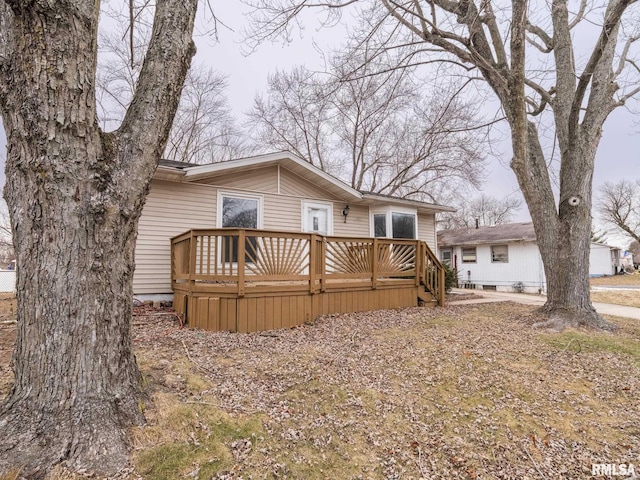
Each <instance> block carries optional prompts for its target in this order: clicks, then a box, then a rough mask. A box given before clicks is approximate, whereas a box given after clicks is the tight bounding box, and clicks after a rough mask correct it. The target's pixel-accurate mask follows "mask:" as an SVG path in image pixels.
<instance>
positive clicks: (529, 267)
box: [440, 242, 546, 293]
mask: <svg viewBox="0 0 640 480" xmlns="http://www.w3.org/2000/svg"><path fill="white" fill-rule="evenodd" d="M496 245H499V244H496ZM502 245H504V244H502ZM443 248H446V247H442V246H441V247H440V250H441V251H442V249H443ZM453 255H454V261H457V268H458V280H459V283H460V285H461V286H463V284H471V285H475V288H478V289H483V288H484V286H485V285H487V286H495V287H496V290H498V291H509V292H511V291H515V289H514V287H513V285H514V284H516V283H518V282H522V283H523V286H524V289H525V291H526V292H530V293H538V291H539V290H540V289H542V291H544V290H545V289H546V284H545V276H544V268H543V266H542V258H541V257H540V251H539V250H538V246H537V245H536V244H535V243H533V242H516V243H511V244H509V251H508V255H509V261H508V263H492V262H491V245H476V255H477V258H476V259H477V262H476V263H462V247H460V246H456V247H454V248H453Z"/></svg>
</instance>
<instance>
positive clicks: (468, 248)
mask: <svg viewBox="0 0 640 480" xmlns="http://www.w3.org/2000/svg"><path fill="white" fill-rule="evenodd" d="M472 248H473V250H474V252H475V260H473V261H470V260H466V261H465V259H464V251H465V250H471V249H472ZM460 261H461V263H478V247H477V246H469V247H460Z"/></svg>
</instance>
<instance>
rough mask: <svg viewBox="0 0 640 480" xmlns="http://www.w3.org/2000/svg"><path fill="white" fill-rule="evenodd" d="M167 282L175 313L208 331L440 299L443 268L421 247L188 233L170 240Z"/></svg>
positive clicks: (269, 234)
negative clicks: (170, 286)
mask: <svg viewBox="0 0 640 480" xmlns="http://www.w3.org/2000/svg"><path fill="white" fill-rule="evenodd" d="M171 277H172V280H171V283H172V287H173V291H174V308H175V309H176V310H177V311H178V312H180V313H181V314H184V315H185V317H186V320H187V324H188V325H189V326H192V327H196V328H203V329H206V330H214V331H217V330H227V331H232V332H256V331H262V330H271V329H277V328H288V327H294V326H297V325H302V324H303V323H305V322H309V321H312V320H314V319H315V318H316V317H318V316H319V315H325V314H330V313H346V312H359V311H367V310H377V309H388V308H398V307H408V306H416V305H418V302H421V303H423V304H424V305H427V306H429V305H433V306H435V305H437V304H439V305H443V302H444V270H443V268H442V265H441V264H440V262H439V261H438V260H437V259H436V257H435V255H434V254H433V252H431V250H430V249H429V247H428V246H427V244H426V243H425V242H422V241H419V240H401V239H382V238H348V237H325V236H321V235H315V234H306V233H288V232H277V231H266V230H250V229H227V228H225V229H212V230H190V231H188V232H185V233H183V234H182V235H178V236H177V237H174V238H172V239H171Z"/></svg>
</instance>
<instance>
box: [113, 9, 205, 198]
mask: <svg viewBox="0 0 640 480" xmlns="http://www.w3.org/2000/svg"><path fill="white" fill-rule="evenodd" d="M196 8H197V0H160V1H158V2H157V4H156V12H155V19H154V24H153V31H152V34H151V40H150V43H149V48H148V50H147V55H146V56H145V60H144V64H143V65H142V69H141V71H140V75H139V77H138V84H137V88H136V92H135V94H134V96H133V99H132V102H131V104H130V106H129V109H128V110H127V113H126V115H125V117H124V120H123V122H122V125H121V127H120V129H119V130H118V131H117V135H118V137H119V138H120V139H121V142H120V145H121V148H122V150H123V152H122V153H124V155H121V159H122V161H124V162H127V161H128V158H129V155H127V154H126V153H125V152H131V151H134V150H137V151H138V152H140V151H141V152H143V154H144V159H145V160H144V162H142V164H134V162H128V163H125V164H124V165H121V166H122V169H123V172H124V175H123V176H122V178H121V181H122V182H129V181H131V179H136V178H138V179H140V178H141V179H144V180H143V181H144V182H148V181H149V179H150V178H151V175H152V174H153V171H154V170H155V168H156V165H157V161H158V160H159V158H160V155H161V154H162V151H163V150H164V147H165V145H166V142H167V138H168V136H169V131H170V129H171V123H172V120H173V117H174V115H175V112H176V110H177V108H178V103H179V101H180V93H181V91H182V85H183V84H184V80H185V77H186V75H187V71H188V69H189V66H190V64H191V58H192V57H193V55H194V53H195V46H194V44H193V41H192V39H191V36H192V33H193V24H194V19H195V13H196ZM136 187H137V186H136Z"/></svg>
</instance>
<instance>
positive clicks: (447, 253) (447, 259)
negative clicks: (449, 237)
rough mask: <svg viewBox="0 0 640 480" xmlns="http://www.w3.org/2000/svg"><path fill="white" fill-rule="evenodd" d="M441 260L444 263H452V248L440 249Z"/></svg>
mask: <svg viewBox="0 0 640 480" xmlns="http://www.w3.org/2000/svg"><path fill="white" fill-rule="evenodd" d="M440 260H441V261H442V263H446V264H447V265H451V250H440Z"/></svg>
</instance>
